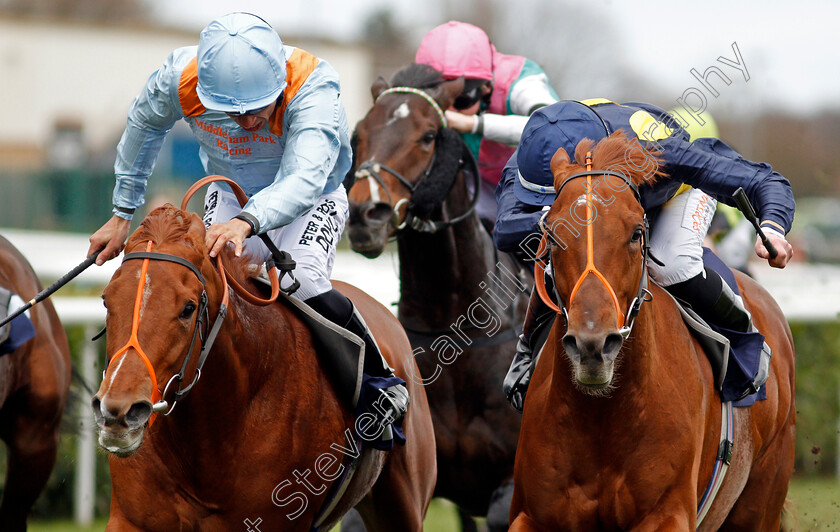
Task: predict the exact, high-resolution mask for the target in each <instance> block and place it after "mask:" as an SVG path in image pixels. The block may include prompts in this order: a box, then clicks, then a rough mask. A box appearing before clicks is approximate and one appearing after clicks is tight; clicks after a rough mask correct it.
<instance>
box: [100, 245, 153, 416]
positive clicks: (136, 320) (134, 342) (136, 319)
mask: <svg viewBox="0 0 840 532" xmlns="http://www.w3.org/2000/svg"><path fill="white" fill-rule="evenodd" d="M151 249H152V241H151V240H150V241H149V243H148V245H147V246H146V252H149V251H151ZM148 269H149V259H145V260H143V266H142V267H141V269H140V283H139V284H138V285H137V297H136V298H135V300H134V315H133V316H132V319H131V336H129V337H128V342H127V343H126V344H125V345H124V346H123V347H122V348H120V349H119V350H118V351H117V352H116V353H114V356H113V357H111V362H109V363H108V368H107V369H106V371H107V370H108V369H110V368H111V366H112V365H114V362H116V361H117V359H119V358H120V357H121V356H122V355H124V354H126V353H127V352H128V350H129V349H131V348H134V351H135V352H136V353H137V354H138V355H139V356H140V360H142V361H143V364H145V365H146V369H147V370H149V377H151V379H152V404H155V403H157V402H158V401H160V398H161V393H160V389H159V388H158V385H157V376H156V375H155V367H154V366H153V365H152V362H151V360H149V357H148V356H146V353H145V352H144V351H143V348H142V347H140V340H139V339H138V338H137V331H138V330H139V329H140V303H141V302H142V301H143V289H144V288H145V286H146V272H147V271H148ZM155 415H156V414H154V415H152V419H149V425H151V424H152V421H154V417H155Z"/></svg>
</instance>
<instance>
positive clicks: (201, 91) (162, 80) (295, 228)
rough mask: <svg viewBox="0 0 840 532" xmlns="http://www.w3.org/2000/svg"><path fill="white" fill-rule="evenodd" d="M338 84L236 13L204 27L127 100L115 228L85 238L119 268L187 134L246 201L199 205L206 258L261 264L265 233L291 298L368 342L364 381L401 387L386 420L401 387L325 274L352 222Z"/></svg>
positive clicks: (224, 191) (218, 195)
mask: <svg viewBox="0 0 840 532" xmlns="http://www.w3.org/2000/svg"><path fill="white" fill-rule="evenodd" d="M339 95H340V86H339V79H338V73H336V71H335V70H334V69H333V67H332V66H330V65H329V63H327V62H326V61H324V60H322V59H319V58H317V57H315V56H314V55H312V54H309V53H308V52H305V51H304V50H301V49H299V48H294V47H291V46H284V45H283V43H282V41H281V40H280V37H279V36H278V35H277V32H275V31H274V29H273V28H272V27H271V26H270V25H269V24H268V23H266V22H265V21H264V20H263V19H261V18H259V17H257V16H255V15H251V14H248V13H232V14H229V15H225V16H224V17H221V18H219V19H218V20H214V21H213V22H211V23H210V24H209V25H208V26H207V27H206V28H205V29H204V30H203V31H202V32H201V36H200V39H199V44H198V46H197V47H195V46H188V47H184V48H179V49H177V50H175V51H174V52H172V54H171V55H170V56H169V58H168V59H167V60H166V62H165V63H164V65H163V66H162V67H161V68H160V69H159V70H158V71H156V72H155V73H153V74H152V75H151V77H150V78H149V80H148V82H147V83H146V87H145V88H144V89H143V91H142V92H141V93H140V94H139V95H138V96H137V98H136V99H135V100H134V103H133V104H132V106H131V109H130V110H129V114H128V123H127V127H126V130H125V133H124V134H123V136H122V139H121V140H120V143H119V146H118V147H117V161H116V163H115V165H114V168H115V172H116V187H115V188H114V194H113V204H114V215H113V217H112V218H111V219H110V220H109V221H108V222H107V223H106V224H105V225H104V226H102V228H100V229H99V230H98V231H97V232H96V233H94V235H93V236H92V237H91V239H90V240H91V247H90V251H89V254H90V253H93V252H94V251H96V250H97V249H102V252H101V253H100V255H99V258H98V259H97V263H98V264H101V263H102V262H104V261H105V260H110V259H112V258H114V257H116V256H117V255H118V254H119V252H120V251H121V249H122V247H123V246H124V243H125V241H126V238H127V237H128V230H129V225H130V221H131V218H132V216H133V214H134V212H135V210H136V209H137V208H138V207H140V206H141V205H143V202H144V196H145V193H146V183H147V180H148V178H149V176H150V175H151V173H152V169H153V167H154V165H155V161H156V160H157V156H158V153H159V151H160V147H161V144H162V143H163V140H164V137H165V136H166V134H167V133H168V132H169V130H170V129H171V128H172V126H173V125H174V124H175V122H177V121H178V120H181V119H183V120H184V121H186V122H187V124H189V126H190V128H191V129H192V132H193V134H194V135H195V138H196V139H197V140H198V143H199V145H200V148H201V149H200V151H199V155H200V157H201V162H202V164H203V165H204V169H205V171H206V172H207V174H208V175H209V174H221V175H224V176H226V177H229V178H231V179H233V180H234V181H236V183H238V184H239V185H240V186H241V187H242V188H243V190H244V191H245V193H246V194H247V195H248V197H249V200H248V202H247V204H246V205H245V206H244V207H241V208H240V206H239V204H238V202H237V201H236V198H235V196H234V195H233V193H232V192H231V191H230V190H229V189H228V188H227V186H226V185H219V184H218V183H214V184H213V185H211V186H210V187H209V189H208V191H207V194H206V196H205V213H204V222H205V225H206V226H207V228H208V229H207V237H206V244H207V248H208V250H209V252H210V256H215V255H216V254H218V253H219V252H220V251H221V250H222V248H223V247H224V246H226V245H231V246H233V247H234V249H235V254H236V255H237V256H239V255H240V254H241V252H242V249H243V247H245V248H246V249H247V250H248V251H249V252H251V253H253V254H255V255H256V257H257V258H258V259H262V260H265V259H266V258H267V257H268V256H269V250H268V249H267V247H266V246H265V244H263V242H262V241H261V240H260V239H259V238H257V237H256V235H260V234H263V233H265V234H267V235H268V237H269V238H270V239H271V240H272V241H273V242H274V243H275V244H276V245H277V247H278V248H279V249H282V250H284V251H288V252H289V253H290V254H291V255H292V258H293V259H294V260H295V262H296V263H297V267H296V269H295V275H296V277H297V280H298V281H300V288H299V289H298V290H297V291H296V292H295V294H294V295H295V297H297V298H299V299H301V300H304V301H306V302H307V303H308V304H309V305H310V306H311V307H312V308H314V309H315V310H316V311H318V312H319V313H321V314H322V315H323V316H324V317H326V318H327V319H329V320H330V321H332V322H334V323H336V324H337V325H339V326H341V327H344V328H346V329H347V330H349V331H351V332H352V333H354V334H356V335H357V336H359V337H360V338H362V339H363V340H364V342H365V352H366V355H367V356H365V363H364V370H363V371H364V372H365V373H366V374H368V375H370V376H373V377H383V378H386V379H394V381H399V383H398V384H394V385H393V386H390V387H387V388H385V389H384V392H385V393H384V394H383V395H384V396H385V397H386V398H387V399H388V401H389V402H390V407H389V408H390V410H389V411H388V412H385V413H383V412H380V413H381V414H383V416H384V417H386V418H387V419H394V420H399V419H400V418H402V415H403V414H404V413H405V411H406V408H407V407H408V402H409V397H408V392H407V391H406V389H405V386H404V381H402V380H401V379H398V378H396V377H394V374H393V371H392V370H391V368H390V367H388V364H387V362H386V361H385V359H384V358H383V357H382V355H381V353H380V351H379V348H378V346H377V345H376V342H375V340H374V339H373V337H372V335H371V334H370V330H369V329H368V327H367V325H366V324H365V323H364V320H363V319H362V317H361V315H360V314H359V313H358V312H357V311H356V310H355V308H354V307H353V304H352V303H351V302H350V300H349V299H347V298H346V297H345V296H344V295H342V294H341V293H339V292H338V291H337V290H334V289H333V288H332V284H331V283H330V272H331V271H332V267H333V262H334V260H335V253H336V245H337V244H338V241H339V239H340V238H341V233H342V231H343V230H344V222H345V220H346V218H347V214H348V205H347V193H346V191H345V190H344V186H343V185H342V180H343V179H344V176H345V175H346V174H347V171H348V170H349V169H350V165H351V160H352V154H351V148H350V136H349V128H348V125H347V117H346V115H345V111H344V106H343V105H342V103H341V100H340V99H339Z"/></svg>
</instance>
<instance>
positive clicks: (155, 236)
mask: <svg viewBox="0 0 840 532" xmlns="http://www.w3.org/2000/svg"><path fill="white" fill-rule="evenodd" d="M189 229H190V215H189V213H187V212H185V211H182V210H181V209H178V208H176V207H175V206H174V205H172V204H171V203H167V204H165V205H162V206H160V207H158V208H156V209H154V210H153V211H152V212H150V213H149V214H148V215H147V216H146V217H145V218H144V219H143V221H142V222H141V223H140V227H138V228H137V231H135V232H134V234H133V235H132V236H131V238H130V239H129V240H128V244H127V245H126V249H128V248H133V247H134V246H135V244H137V243H142V242H147V241H149V240H151V241H152V243H154V244H156V245H158V246H159V245H161V244H163V243H164V242H182V243H184V244H186V245H187V246H189V247H190V248H192V249H199V245H200V247H202V248H203V247H204V242H200V243H198V242H195V241H194V239H193V238H192V237H191V236H190V234H189Z"/></svg>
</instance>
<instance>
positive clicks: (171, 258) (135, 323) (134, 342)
mask: <svg viewBox="0 0 840 532" xmlns="http://www.w3.org/2000/svg"><path fill="white" fill-rule="evenodd" d="M213 181H223V182H226V183H228V184H229V185H230V186H231V188H232V190H233V191H234V194H236V196H237V199H238V200H239V202H240V204H241V205H244V204H245V202H246V201H247V197H246V196H245V193H244V192H243V191H242V189H241V187H239V185H238V184H237V183H235V182H234V181H232V180H231V179H228V178H226V177H222V176H217V175H212V176H207V177H204V178H202V179H200V180H199V181H198V182H196V183H195V184H194V185H193V186H192V187H190V189H189V190H188V191H187V193H186V194H185V195H184V198H183V200H182V202H181V210H186V208H187V203H188V202H189V200H190V198H191V197H192V195H193V194H194V193H195V192H196V191H197V190H198V189H199V188H201V187H202V186H204V185H206V184H208V183H210V182H213ZM151 249H152V242H151V241H149V243H148V244H147V245H146V251H145V252H134V253H128V254H126V255H125V256H124V257H123V262H125V261H126V260H131V259H142V260H143V265H142V266H141V268H140V280H139V282H138V285H137V296H136V298H135V301H134V313H133V315H132V320H131V335H130V336H129V339H128V342H127V343H126V344H125V345H124V346H123V347H121V348H120V349H119V350H118V351H117V352H116V353H115V354H114V356H113V357H112V358H111V361H110V362H109V363H108V368H106V370H105V372H107V370H108V369H109V368H110V367H111V365H112V364H113V363H114V362H115V361H116V360H117V359H119V358H122V357H123V356H124V355H125V354H126V353H127V352H128V350H129V349H132V348H133V349H134V351H135V352H136V353H137V354H138V355H139V356H140V359H141V360H142V361H143V364H144V365H145V366H146V369H147V370H148V372H149V377H150V378H151V380H152V396H151V402H152V411H153V414H152V416H151V417H150V418H149V426H151V425H152V423H154V420H155V418H156V417H157V414H158V413H159V412H164V415H165V416H166V415H169V414H170V413H171V412H172V410H173V409H174V408H175V405H176V404H177V403H178V401H179V400H181V399H183V398H184V397H185V396H186V395H187V394H188V393H189V392H190V390H191V389H192V387H193V386H194V385H195V384H196V383H197V382H198V380H199V379H200V378H201V369H202V367H203V366H204V362H205V361H206V360H207V356H208V355H209V354H210V349H211V347H212V346H213V342H214V341H215V339H216V336H217V334H218V333H219V329H221V325H222V323H223V322H224V319H225V316H226V315H227V310H228V302H229V290H228V280H229V281H230V286H231V287H232V288H233V289H234V291H236V292H237V293H238V294H239V295H240V296H241V297H242V298H243V299H245V300H246V301H248V302H249V303H252V304H254V305H260V306H265V305H269V304H271V303H273V302H274V301H275V300H276V299H277V297H278V296H279V294H280V280H281V279H282V277H283V276H284V275H286V274H289V273H290V272H291V269H293V268H294V262H293V261H289V262H290V263H291V267H290V268H289V266H288V265H283V266H282V267H278V270H280V271H281V275H280V276H279V277H278V276H277V275H269V279H270V281H271V296H270V297H269V298H268V299H262V298H259V297H257V296H255V295H253V294H251V293H249V292H248V291H247V290H246V289H245V288H244V287H242V286H241V285H240V284H239V283H238V282H236V280H235V279H233V278H232V277H231V278H229V277H228V276H227V274H226V272H225V268H224V266H223V264H222V257H221V255H217V256H216V266H217V268H218V271H219V276H220V278H221V281H222V301H221V303H220V304H219V311H218V313H217V314H216V319H215V320H214V322H213V326H212V327H209V332H207V331H208V322H209V318H208V309H207V302H208V299H207V291H206V289H207V282H206V280H205V279H204V276H203V275H202V274H201V271H200V270H199V269H198V267H197V266H195V265H194V264H193V263H191V262H190V261H188V260H187V259H185V258H183V257H179V256H177V255H171V254H168V253H153V252H152V251H151ZM150 260H163V261H168V262H174V263H176V264H180V265H182V266H185V267H186V268H188V269H189V270H190V271H192V272H193V273H194V274H195V275H196V277H197V278H198V280H199V281H200V282H201V284H202V287H203V289H202V292H201V297H200V299H199V304H198V308H197V310H196V312H195V315H196V323H195V328H194V329H193V335H192V340H191V341H190V345H189V347H188V348H187V354H186V356H185V357H184V361H183V363H182V364H181V369H180V371H179V372H178V373H176V374H175V375H173V376H172V377H171V378H170V379H169V381H168V382H167V383H166V387H165V388H164V390H163V392H161V391H160V388H159V387H158V383H157V375H156V373H155V368H154V365H153V364H152V362H151V361H150V360H149V357H148V356H147V355H146V353H145V352H144V351H143V348H142V347H141V346H140V340H139V338H138V336H137V334H138V331H139V329H140V305H141V303H142V300H143V291H144V289H145V287H146V275H147V272H148V269H149V261H150ZM287 268H288V269H287ZM267 269H268V270H269V271H270V270H272V269H274V261H270V263H267ZM292 280H293V281H294V283H293V286H294V285H295V284H297V281H296V280H295V279H294V277H293V276H292ZM204 332H206V335H205V334H204ZM196 337H200V340H199V341H200V344H201V350H200V353H199V356H198V362H197V364H196V371H195V377H194V378H193V380H192V381H191V382H190V384H189V385H187V386H186V387H183V388H182V386H181V385H182V384H183V381H184V376H185V373H186V370H187V367H188V366H189V362H190V360H191V357H192V354H193V348H194V347H195V340H196ZM105 372H103V377H104V375H105ZM176 382H177V383H178V389H177V390H175V392H174V397H173V400H172V404H171V405H170V403H169V402H168V401H167V400H166V397H167V396H168V392H169V387H170V386H172V385H173V384H174V383H176Z"/></svg>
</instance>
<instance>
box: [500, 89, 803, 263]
mask: <svg viewBox="0 0 840 532" xmlns="http://www.w3.org/2000/svg"><path fill="white" fill-rule="evenodd" d="M570 111H573V114H574V117H573V118H571V119H570V118H569V116H570V115H571V114H572V113H570ZM639 111H646V112H647V113H650V115H652V116H653V117H655V118H656V119H658V120H660V121H661V122H662V123H664V124H665V125H666V126H667V127H668V128H669V129H670V130H671V134H670V136H668V137H667V138H663V139H661V140H658V141H657V143H658V144H659V146H660V147H661V148H662V149H663V150H664V153H663V155H662V157H663V159H664V162H665V167H664V171H665V172H667V173H668V175H669V176H670V177H668V178H664V179H660V180H658V181H657V182H656V183H655V184H654V185H653V186H644V185H643V186H641V187H640V193H641V200H642V207H644V209H645V211H646V212H648V213H650V215H649V216H650V217H651V218H652V219H655V214H656V212H658V209H659V208H660V207H661V206H662V205H663V204H664V203H665V202H666V201H668V200H669V199H671V198H672V197H673V196H674V194H675V193H676V191H677V189H678V188H679V187H680V185H682V184H683V183H685V184H688V185H691V186H692V187H695V188H698V189H700V190H702V191H703V192H706V193H707V194H709V195H710V196H712V197H713V198H715V199H716V200H718V201H720V202H722V203H725V204H727V205H733V206H734V205H735V202H734V201H733V199H732V194H733V193H734V192H735V190H737V189H738V187H742V188H743V189H744V191H745V192H746V194H747V197H748V198H749V199H750V202H751V203H752V205H753V206H754V207H755V210H756V212H757V213H758V218H759V220H760V221H761V223H762V225H763V226H765V227H767V228H772V229H774V230H776V231H781V230H782V229H783V230H784V232H785V233H787V232H788V231H789V230H790V227H791V224H792V223H793V214H794V210H795V203H794V200H793V193H792V192H791V189H790V183H789V182H788V180H787V179H785V177H784V176H782V175H781V174H779V173H778V172H775V171H774V170H773V168H771V167H770V165H768V164H766V163H755V162H752V161H748V160H746V159H744V158H743V157H741V156H740V155H739V154H738V153H736V152H735V151H734V150H733V149H732V148H730V147H729V146H727V145H726V144H724V143H723V142H721V141H720V140H718V139H711V138H703V139H697V140H695V141H694V142H691V141H690V140H689V136H688V133H687V132H686V131H685V130H683V129H682V128H681V127H679V125H678V124H677V123H676V122H675V121H674V120H673V118H671V117H670V116H669V115H668V114H667V113H665V111H663V110H662V109H659V108H657V107H655V106H652V105H649V104H643V103H627V104H621V105H619V104H616V103H612V102H606V101H604V100H601V101H598V103H591V104H589V105H588V106H586V105H584V104H581V103H580V102H573V101H563V102H558V103H555V104H553V105H550V106H547V107H544V108H542V109H540V110H538V111H537V112H535V113H534V114H533V115H532V116H531V119H530V120H529V121H528V125H527V126H526V127H525V131H524V132H523V134H522V143H521V144H520V147H519V148H518V149H517V151H516V152H515V153H514V154H513V156H512V157H511V158H510V159H509V160H508V163H507V165H506V166H505V168H504V170H503V171H502V179H501V181H500V182H499V185H498V187H497V188H496V201H497V202H498V206H499V207H498V218H497V220H496V226H495V229H494V231H493V240H494V242H495V244H496V247H497V248H498V249H500V250H502V251H517V250H519V245H520V243H521V242H522V241H523V240H525V239H526V237H528V236H529V235H531V234H533V233H534V232H537V231H538V222H539V219H540V216H541V215H542V208H543V207H542V205H545V204H546V203H548V204H550V202H551V201H553V197H551V198H548V200H549V201H547V202H543V203H542V204H541V205H535V204H533V203H531V204H529V203H525V202H524V201H520V200H519V199H518V198H517V197H516V194H515V192H514V190H515V188H516V187H517V186H520V185H519V184H518V183H517V181H518V178H519V165H518V164H517V157H518V156H519V153H520V151H523V150H524V151H523V153H534V152H533V148H531V149H530V150H529V147H528V146H527V143H528V142H529V140H530V139H529V138H528V135H529V132H532V131H531V130H534V131H533V132H535V133H537V134H539V131H537V128H540V127H541V126H545V125H546V122H547V121H549V122H552V123H553V124H555V125H556V126H558V127H559V128H561V129H562V132H563V135H564V136H565V137H566V138H564V140H563V142H562V143H561V144H559V145H563V147H565V148H566V151H567V152H568V153H570V154H573V153H574V147H575V146H577V143H578V142H580V141H581V140H583V139H584V138H587V137H588V138H593V137H594V140H596V141H597V140H600V138H604V137H606V136H607V135H608V134H609V133H612V132H614V131H617V130H619V129H623V130H624V131H625V132H626V133H627V134H628V136H630V137H631V138H633V137H637V138H639V135H638V134H637V133H636V132H635V131H634V130H633V127H631V125H630V124H631V121H630V117H631V116H633V115H634V114H637V116H638V112H639ZM590 115H591V116H590ZM596 121H597V122H596ZM602 121H603V122H602ZM532 122H534V124H536V127H532ZM593 124H597V128H596V129H593ZM601 124H603V125H601ZM604 126H606V127H607V128H608V131H607V130H605V129H604ZM593 132H595V133H593ZM598 134H599V135H600V136H596V135H598ZM641 140H642V143H643V144H644V139H643V138H642V139H641ZM533 144H534V143H533V142H532V145H533ZM564 144H565V145H564ZM547 145H548V146H550V147H551V149H550V150H549V149H546V148H540V149H543V151H546V152H548V151H551V153H550V154H549V153H546V154H545V157H544V158H547V160H548V161H550V159H551V156H553V152H554V151H556V147H555V146H554V145H552V144H551V143H548V144H547ZM552 150H553V151H552ZM523 174H524V172H523ZM526 177H527V178H528V179H529V180H531V179H532V178H531V177H530V176H526ZM547 179H548V177H546V178H545V179H544V180H547ZM541 184H542V183H541ZM545 184H547V185H548V186H550V185H551V182H548V183H545ZM776 224H778V225H776Z"/></svg>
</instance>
